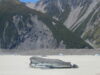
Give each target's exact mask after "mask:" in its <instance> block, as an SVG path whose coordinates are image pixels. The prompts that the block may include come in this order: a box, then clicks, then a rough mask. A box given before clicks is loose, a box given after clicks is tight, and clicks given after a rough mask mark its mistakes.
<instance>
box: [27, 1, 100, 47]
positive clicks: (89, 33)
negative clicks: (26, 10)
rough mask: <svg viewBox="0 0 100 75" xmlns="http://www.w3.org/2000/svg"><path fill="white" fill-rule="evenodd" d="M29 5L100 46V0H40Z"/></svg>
mask: <svg viewBox="0 0 100 75" xmlns="http://www.w3.org/2000/svg"><path fill="white" fill-rule="evenodd" d="M28 7H33V9H35V10H38V11H41V12H42V13H45V14H47V15H49V16H51V17H52V18H54V19H55V20H57V21H60V22H61V23H63V24H64V25H65V26H66V28H68V29H69V30H71V31H72V32H74V33H75V34H76V35H77V36H79V37H81V38H82V39H84V40H85V41H86V42H88V43H89V44H91V45H92V46H94V47H100V43H99V42H100V41H99V39H100V37H99V30H100V29H99V25H100V0H40V1H39V2H37V3H36V4H35V5H34V6H29V5H28ZM39 8H41V9H42V10H41V9H39Z"/></svg>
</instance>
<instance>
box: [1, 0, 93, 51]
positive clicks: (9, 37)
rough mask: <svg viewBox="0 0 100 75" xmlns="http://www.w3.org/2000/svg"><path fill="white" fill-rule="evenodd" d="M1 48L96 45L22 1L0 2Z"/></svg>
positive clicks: (6, 0)
mask: <svg viewBox="0 0 100 75" xmlns="http://www.w3.org/2000/svg"><path fill="white" fill-rule="evenodd" d="M0 32H1V33H0V48H2V49H15V48H16V49H26V50H28V49H44V48H53V49H54V48H92V47H91V46H90V45H89V44H87V43H86V42H84V41H83V40H82V39H81V38H80V37H78V36H76V35H75V34H74V33H72V32H71V31H70V30H68V29H67V28H66V27H65V26H64V25H63V24H62V23H60V22H58V21H56V20H54V19H53V18H52V17H49V16H47V15H45V14H42V13H40V12H37V11H35V10H33V9H30V8H28V7H26V6H25V4H24V3H20V2H19V1H18V2H16V0H15V1H14V0H13V1H8V0H5V2H3V1H1V2H0Z"/></svg>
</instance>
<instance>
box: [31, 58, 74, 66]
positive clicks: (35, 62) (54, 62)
mask: <svg viewBox="0 0 100 75" xmlns="http://www.w3.org/2000/svg"><path fill="white" fill-rule="evenodd" d="M30 67H33V68H72V67H73V66H72V65H71V63H70V62H64V61H62V60H59V59H47V58H41V57H31V58H30Z"/></svg>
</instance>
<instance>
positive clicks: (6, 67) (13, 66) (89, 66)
mask: <svg viewBox="0 0 100 75" xmlns="http://www.w3.org/2000/svg"><path fill="white" fill-rule="evenodd" d="M30 57H31V56H18V55H16V56H14V55H0V75H100V56H87V55H86V56H83V55H80V56H75V55H74V56H70V55H69V56H48V57H49V58H56V59H57V58H58V59H61V60H64V61H68V62H71V63H72V64H77V65H78V66H79V68H78V69H34V68H30V67H29V62H30V61H29V58H30Z"/></svg>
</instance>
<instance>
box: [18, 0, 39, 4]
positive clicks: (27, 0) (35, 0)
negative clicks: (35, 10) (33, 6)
mask: <svg viewBox="0 0 100 75" xmlns="http://www.w3.org/2000/svg"><path fill="white" fill-rule="evenodd" d="M20 1H22V2H34V3H35V2H37V1H38V0H20Z"/></svg>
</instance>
